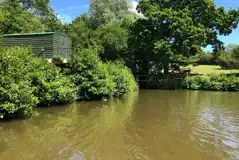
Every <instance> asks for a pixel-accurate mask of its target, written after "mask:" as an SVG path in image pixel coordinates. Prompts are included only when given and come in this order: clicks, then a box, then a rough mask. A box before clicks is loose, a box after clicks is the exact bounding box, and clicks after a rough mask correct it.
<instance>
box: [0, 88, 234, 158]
mask: <svg viewBox="0 0 239 160" xmlns="http://www.w3.org/2000/svg"><path fill="white" fill-rule="evenodd" d="M0 137H1V139H0V159H2V160H83V159H84V160H88V159H89V160H221V159H224V160H227V159H228V160H229V159H230V160H233V159H235V160H236V159H239V93H229V92H203V91H160V90H140V91H139V93H135V94H129V95H127V96H125V97H123V98H122V99H114V100H110V101H107V102H105V101H93V102H81V103H75V104H71V105H69V106H58V107H52V108H44V109H40V110H39V114H38V115H37V116H35V117H33V118H31V119H24V120H14V121H10V122H0Z"/></svg>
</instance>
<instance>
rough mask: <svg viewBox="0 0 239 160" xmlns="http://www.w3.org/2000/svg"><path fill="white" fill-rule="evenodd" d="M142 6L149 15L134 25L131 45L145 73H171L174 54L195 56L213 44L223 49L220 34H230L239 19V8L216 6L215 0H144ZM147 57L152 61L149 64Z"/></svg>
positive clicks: (140, 9) (142, 10)
mask: <svg viewBox="0 0 239 160" xmlns="http://www.w3.org/2000/svg"><path fill="white" fill-rule="evenodd" d="M138 10H139V12H142V14H143V15H144V16H145V17H146V18H145V19H139V20H138V21H137V22H136V23H135V24H134V25H133V26H132V28H131V29H130V30H131V34H130V39H129V44H128V46H130V49H131V50H130V52H131V53H132V57H133V58H132V61H137V62H138V63H139V64H137V65H138V66H139V68H140V69H141V68H142V69H143V72H144V73H142V74H149V73H150V71H152V70H154V71H155V73H157V71H158V72H161V71H162V69H164V71H165V73H167V70H168V67H167V66H169V63H168V62H169V61H170V59H171V57H173V56H175V55H182V56H184V57H187V58H188V57H190V56H194V55H196V54H198V53H200V52H201V47H203V46H207V45H209V44H211V45H212V46H213V47H214V51H215V52H218V51H220V50H222V49H223V43H222V42H221V41H220V40H218V39H217V35H218V34H223V35H228V34H230V33H231V32H232V30H233V29H235V28H236V27H237V24H238V19H239V11H238V10H229V11H226V10H225V9H224V8H222V7H220V8H216V5H215V4H214V2H213V1H211V0H192V1H191V0H160V1H156V0H141V1H140V2H139V5H138ZM145 59H147V61H148V64H151V65H148V66H145ZM133 63H135V62H133ZM141 71H142V70H138V71H137V72H138V73H139V72H141Z"/></svg>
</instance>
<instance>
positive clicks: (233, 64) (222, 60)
mask: <svg viewBox="0 0 239 160" xmlns="http://www.w3.org/2000/svg"><path fill="white" fill-rule="evenodd" d="M217 62H218V64H219V65H220V66H221V67H222V68H223V69H238V68H239V60H238V59H236V58H235V57H234V55H233V54H232V53H229V52H221V53H220V54H219V56H218V57H217Z"/></svg>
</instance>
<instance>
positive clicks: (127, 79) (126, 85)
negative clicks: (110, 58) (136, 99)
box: [106, 61, 138, 96]
mask: <svg viewBox="0 0 239 160" xmlns="http://www.w3.org/2000/svg"><path fill="white" fill-rule="evenodd" d="M106 66H107V68H108V71H109V73H110V75H111V77H112V80H113V82H114V83H115V91H116V92H115V96H121V95H123V94H125V93H128V92H133V91H135V90H136V89H137V88H138V85H137V83H136V81H135V78H134V76H133V74H132V73H131V70H130V69H129V68H127V67H126V66H125V65H124V64H123V63H122V62H119V61H118V62H109V63H107V64H106Z"/></svg>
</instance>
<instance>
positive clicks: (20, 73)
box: [0, 47, 76, 118]
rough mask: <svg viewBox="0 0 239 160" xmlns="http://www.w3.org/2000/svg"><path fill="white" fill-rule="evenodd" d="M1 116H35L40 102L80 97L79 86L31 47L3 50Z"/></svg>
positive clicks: (52, 102)
mask: <svg viewBox="0 0 239 160" xmlns="http://www.w3.org/2000/svg"><path fill="white" fill-rule="evenodd" d="M0 53H1V54H0V77H1V78H0V88H1V89H0V90H1V99H0V111H1V112H0V116H1V117H2V118H5V117H13V116H17V115H19V114H20V115H31V114H32V112H33V110H34V107H35V106H36V105H37V104H38V105H39V104H44V105H46V104H47V105H49V104H54V103H67V102H72V101H74V100H75V99H76V87H75V85H74V84H73V83H72V82H71V81H70V79H68V78H67V77H65V76H64V75H62V74H61V73H60V71H59V69H58V68H57V67H55V66H54V65H51V64H49V63H47V62H43V61H42V59H40V58H36V57H34V56H33V54H32V52H31V50H30V48H20V47H13V48H5V49H3V48H1V49H0Z"/></svg>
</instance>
